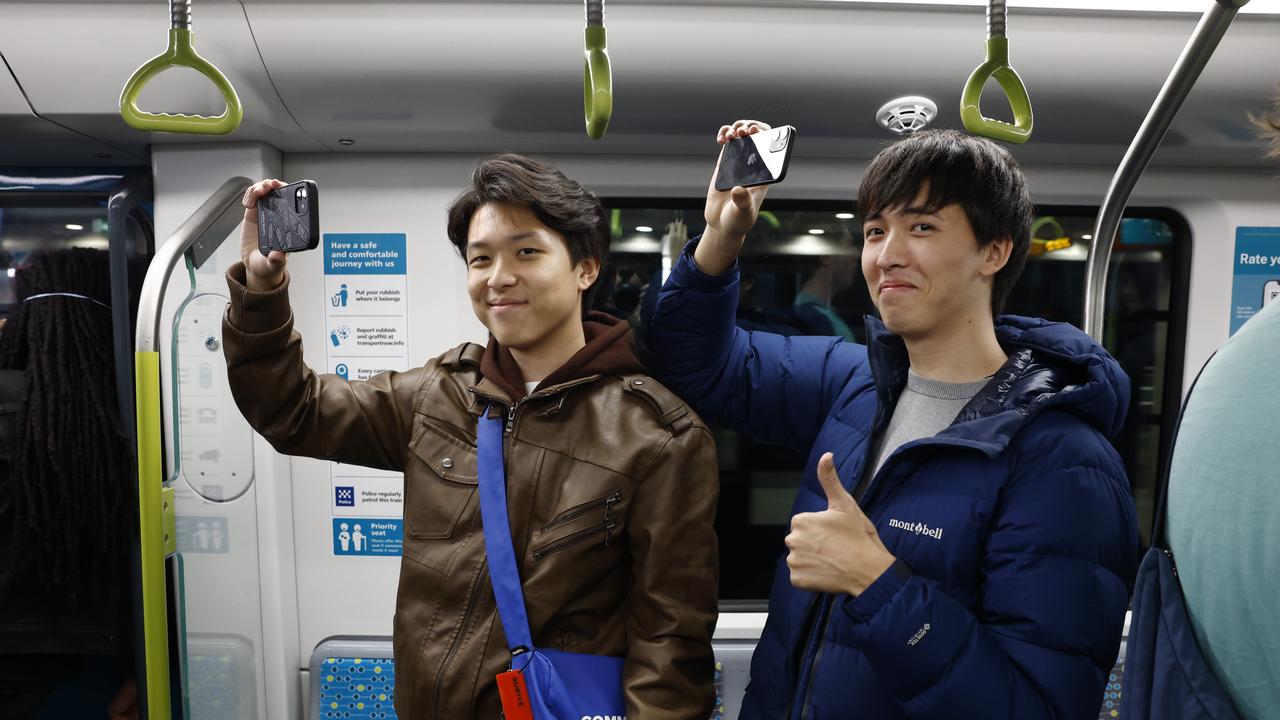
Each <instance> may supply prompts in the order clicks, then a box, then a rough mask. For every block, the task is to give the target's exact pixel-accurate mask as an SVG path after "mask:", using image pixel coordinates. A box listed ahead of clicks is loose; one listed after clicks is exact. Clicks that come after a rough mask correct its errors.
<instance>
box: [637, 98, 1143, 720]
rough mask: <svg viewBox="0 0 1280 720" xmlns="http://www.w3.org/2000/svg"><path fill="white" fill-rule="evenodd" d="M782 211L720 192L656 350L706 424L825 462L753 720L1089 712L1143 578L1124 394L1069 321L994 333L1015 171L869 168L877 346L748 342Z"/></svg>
mask: <svg viewBox="0 0 1280 720" xmlns="http://www.w3.org/2000/svg"><path fill="white" fill-rule="evenodd" d="M763 129H767V126H765V125H763V124H762V123H755V122H752V121H739V122H737V123H735V124H734V125H733V126H726V127H723V128H721V129H720V131H719V134H718V136H717V139H718V141H719V142H720V143H722V144H723V143H725V142H728V141H729V140H731V139H733V138H735V137H743V136H746V135H750V134H752V133H755V132H758V131H760V130H763ZM765 190H766V189H765V188H763V187H760V188H751V189H745V188H741V187H738V188H734V189H733V190H732V191H731V192H717V191H716V190H715V182H714V179H713V181H712V183H711V189H709V190H708V193H707V204H706V220H707V229H706V232H705V233H704V234H703V235H702V237H701V238H700V239H695V240H694V241H692V242H690V243H689V245H688V246H687V247H686V249H685V252H684V254H683V255H682V256H681V257H680V259H679V261H678V262H677V264H676V266H675V267H674V269H673V270H672V273H671V276H670V278H669V279H668V280H667V283H666V285H665V287H664V288H663V290H662V293H661V296H660V298H659V301H658V307H657V312H656V314H655V316H654V321H653V328H652V337H651V344H652V352H653V355H654V361H655V366H654V367H655V369H656V371H657V373H658V374H659V376H660V377H662V378H663V379H664V380H665V381H666V382H667V383H669V384H670V385H671V387H672V389H674V390H676V391H677V392H680V393H681V394H682V395H683V396H684V397H685V398H686V399H688V400H689V401H690V402H691V403H692V404H693V405H694V407H695V408H697V409H698V410H699V411H700V412H702V413H705V414H706V415H707V416H708V417H709V418H714V419H715V420H718V421H722V422H724V423H725V424H726V425H728V426H730V427H733V428H734V429H736V430H738V431H740V432H742V433H744V434H746V435H750V436H752V437H755V438H760V439H765V440H768V441H772V442H775V443H778V444H782V445H786V446H789V447H792V448H795V449H799V450H803V451H808V452H810V457H809V461H808V465H807V468H806V473H805V479H804V480H803V482H802V485H801V486H800V488H799V491H798V493H797V495H796V500H795V505H794V511H793V512H794V514H793V516H792V519H791V532H790V535H789V536H788V537H787V538H786V546H787V548H788V550H789V554H788V555H787V557H786V563H785V564H783V563H779V564H778V571H777V574H776V576H775V580H774V585H773V589H772V591H771V597H770V599H769V617H768V620H767V622H766V624H765V629H764V633H763V635H762V637H761V639H760V641H759V644H758V645H757V646H756V651H755V656H754V658H753V661H752V667H751V684H750V686H749V687H748V689H747V694H746V697H745V699H744V701H743V711H742V715H741V717H742V718H744V719H746V720H755V719H756V718H771V719H772V718H784V717H790V718H794V719H795V720H802V719H804V720H835V719H839V720H844V719H845V718H849V717H853V716H856V717H866V718H877V719H884V718H964V719H966V720H968V719H971V718H1071V719H1074V720H1084V719H1085V718H1094V717H1097V714H1098V708H1099V705H1100V703H1101V702H1102V694H1103V688H1104V686H1105V684H1106V682H1107V679H1108V675H1109V672H1110V670H1111V668H1112V666H1113V664H1114V662H1115V659H1116V655H1117V652H1118V651H1119V647H1120V639H1121V633H1122V630H1123V626H1124V616H1125V609H1126V607H1127V605H1128V601H1129V591H1130V586H1131V583H1132V581H1133V577H1134V572H1135V567H1136V565H1137V553H1138V533H1137V517H1136V512H1135V508H1134V501H1133V498H1132V496H1131V494H1130V489H1129V483H1128V480H1127V478H1126V477H1125V472H1124V466H1123V464H1122V463H1121V461H1120V458H1119V456H1118V455H1117V453H1116V451H1115V450H1114V449H1113V448H1112V446H1111V444H1110V443H1109V442H1108V437H1110V436H1111V435H1113V434H1114V433H1115V432H1116V431H1117V430H1118V429H1119V428H1120V426H1121V424H1122V423H1123V421H1124V417H1125V414H1126V411H1127V401H1128V397H1129V381H1128V378H1127V377H1126V376H1125V374H1124V372H1123V371H1122V370H1121V369H1120V366H1119V365H1118V364H1117V363H1116V362H1115V360H1113V359H1112V358H1111V357H1110V356H1109V355H1108V354H1107V353H1106V351H1105V350H1103V349H1102V348H1101V347H1099V346H1098V345H1097V344H1096V343H1094V342H1093V340H1091V339H1090V338H1089V337H1088V336H1087V335H1085V334H1084V333H1082V332H1080V331H1079V330H1077V329H1076V328H1074V327H1071V326H1070V325H1065V324H1061V323H1049V322H1045V321H1043V320H1038V319H1034V318H1023V317H1012V316H1003V317H1000V316H998V314H999V311H1000V307H1001V305H1002V304H1003V302H1004V298H1005V297H1006V294H1007V293H1008V291H1009V288H1010V287H1011V286H1012V285H1013V283H1014V282H1015V281H1016V279H1017V277H1018V274H1019V272H1021V269H1022V266H1023V264H1024V262H1025V261H1026V257H1027V254H1028V250H1029V245H1030V238H1031V220H1032V210H1033V206H1032V202H1031V195H1030V192H1029V191H1028V189H1027V184H1026V180H1025V178H1024V177H1023V175H1022V173H1021V171H1020V170H1019V169H1018V167H1017V164H1016V162H1015V161H1014V159H1013V157H1012V156H1011V155H1010V154H1009V153H1008V152H1007V151H1006V150H1004V149H1003V148H1001V147H1000V146H999V145H997V144H995V143H993V142H991V141H989V140H984V139H980V138H975V137H970V136H967V135H964V134H962V133H959V132H955V131H925V132H920V133H917V134H915V135H913V136H911V137H909V138H907V139H905V140H902V141H900V142H898V143H896V144H894V145H892V146H890V147H889V148H887V149H885V150H884V151H883V152H881V153H880V154H879V155H877V156H876V158H875V159H874V160H872V162H871V164H870V166H869V167H868V168H867V171H866V175H865V176H864V178H863V180H862V184H861V187H860V188H859V190H858V199H857V212H858V217H859V219H860V220H861V221H862V227H863V232H864V234H865V241H864V245H863V248H862V272H863V275H864V276H865V278H866V280H867V287H868V288H870V289H871V293H872V299H873V300H874V302H875V304H876V306H877V307H878V309H879V311H880V316H881V318H882V319H883V320H882V321H881V320H876V319H874V318H869V319H868V320H867V336H868V344H867V345H866V346H863V345H856V344H854V343H849V342H843V341H841V340H840V339H838V338H830V337H828V338H816V337H781V336H778V335H774V334H771V333H765V332H755V333H753V332H747V331H744V330H741V329H738V328H735V327H734V326H733V316H734V308H735V307H736V305H737V297H736V296H737V283H738V270H737V256H738V254H739V252H740V250H741V247H742V243H743V241H744V239H745V236H746V233H747V231H748V230H750V229H751V227H752V225H753V224H754V223H755V221H756V217H757V213H758V212H759V209H760V204H761V202H762V201H763V199H764V195H765Z"/></svg>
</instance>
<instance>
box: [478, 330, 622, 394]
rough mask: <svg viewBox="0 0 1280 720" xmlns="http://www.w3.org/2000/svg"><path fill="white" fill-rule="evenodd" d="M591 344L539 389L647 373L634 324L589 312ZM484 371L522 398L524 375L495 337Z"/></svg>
mask: <svg viewBox="0 0 1280 720" xmlns="http://www.w3.org/2000/svg"><path fill="white" fill-rule="evenodd" d="M582 329H583V331H584V332H585V334H586V336H587V344H586V346H585V347H583V348H582V349H581V350H579V351H578V352H576V353H574V355H573V357H571V358H569V359H568V360H567V361H565V364H564V365H561V366H560V367H559V368H558V369H557V370H556V371H555V372H553V373H551V374H550V375H548V376H547V377H545V378H543V380H542V382H540V383H538V387H537V388H535V391H536V390H541V389H542V388H548V387H552V386H554V385H559V384H561V383H566V382H569V381H570V380H577V379H578V378H580V377H587V376H590V375H626V374H630V373H644V372H645V367H644V363H642V362H640V358H639V357H638V356H637V355H636V351H635V336H634V335H633V334H632V332H631V326H630V325H628V324H627V323H625V322H623V321H622V320H619V319H617V318H615V317H613V316H612V315H606V314H605V313H602V312H590V313H587V317H586V319H584V320H583V322H582ZM480 373H481V374H482V375H484V376H485V377H486V378H488V379H490V380H492V381H493V383H494V384H496V385H497V386H498V387H500V388H502V390H503V391H505V392H506V393H507V395H508V396H509V397H511V398H513V399H515V398H522V397H524V396H525V395H527V394H528V393H527V392H525V389H524V388H525V379H524V374H523V373H522V372H520V366H519V365H517V364H516V359H515V357H513V356H512V355H511V351H510V350H508V349H507V348H505V347H503V346H501V345H499V344H498V341H497V340H496V339H494V338H493V337H492V336H490V337H489V345H488V347H486V348H485V349H484V357H483V358H481V360H480Z"/></svg>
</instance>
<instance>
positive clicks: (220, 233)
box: [134, 177, 253, 352]
mask: <svg viewBox="0 0 1280 720" xmlns="http://www.w3.org/2000/svg"><path fill="white" fill-rule="evenodd" d="M252 184H253V181H252V180H250V179H249V178H246V177H233V178H231V179H230V180H228V181H226V182H225V183H223V184H222V187H220V188H218V189H217V190H216V191H215V192H214V193H213V195H211V196H209V199H208V200H206V201H204V204H203V205H201V206H200V207H199V209H197V210H196V211H195V212H194V213H192V214H191V217H189V218H187V221H186V222H184V223H182V225H180V226H179V227H178V229H177V230H175V231H173V234H172V235H170V236H169V239H168V240H166V241H165V242H164V243H162V244H161V245H160V247H159V248H158V249H157V250H156V256H155V258H153V259H152V261H151V267H150V268H149V269H148V270H147V277H146V280H144V281H143V283H142V297H141V298H140V299H139V301H138V331H137V335H136V337H135V343H134V349H135V350H137V351H138V352H159V350H160V302H161V300H163V298H164V289H165V287H167V286H168V284H169V276H170V275H172V274H173V269H174V268H175V267H177V266H178V263H179V262H181V260H182V256H183V255H184V254H185V253H186V252H187V251H188V250H192V251H195V252H197V254H198V255H199V256H202V257H198V258H197V260H198V261H197V262H196V263H195V265H196V267H199V266H200V265H203V264H204V261H205V260H207V259H208V258H209V256H211V255H212V254H213V251H214V250H217V248H218V247H219V246H220V245H221V244H222V242H223V241H224V240H225V239H226V238H227V236H228V235H230V234H231V231H232V230H235V228H236V226H237V225H239V224H240V221H241V220H242V219H243V218H244V215H243V213H244V206H243V205H241V203H240V196H241V195H243V194H244V190H245V188H247V187H249V186H250V185H252Z"/></svg>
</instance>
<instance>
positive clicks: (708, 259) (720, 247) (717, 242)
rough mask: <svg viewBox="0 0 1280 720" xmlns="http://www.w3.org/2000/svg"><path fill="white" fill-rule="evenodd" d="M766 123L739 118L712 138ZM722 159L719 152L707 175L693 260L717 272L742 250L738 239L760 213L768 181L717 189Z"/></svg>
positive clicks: (738, 134)
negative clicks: (703, 222)
mask: <svg viewBox="0 0 1280 720" xmlns="http://www.w3.org/2000/svg"><path fill="white" fill-rule="evenodd" d="M770 129H772V128H770V126H769V125H768V124H766V123H762V122H759V121H756V120H739V121H737V122H735V123H734V124H733V125H724V126H722V127H721V128H720V130H719V132H717V133H716V142H717V143H719V144H720V145H726V144H728V143H730V142H732V141H734V140H736V139H738V138H745V137H749V136H751V135H755V134H756V133H760V132H766V131H768V130H770ZM724 161H725V157H724V154H723V153H722V154H721V157H720V159H719V160H717V161H716V171H715V173H713V174H712V176H711V183H710V185H709V187H708V188H707V204H706V207H705V209H704V210H703V219H705V220H706V221H707V229H706V231H705V232H704V233H703V234H702V240H701V241H700V242H699V243H698V248H697V250H695V251H694V256H693V259H694V262H696V263H697V265H698V267H699V268H700V269H701V270H702V271H703V272H705V273H707V274H709V275H720V274H723V273H724V272H725V271H727V270H728V269H729V268H731V267H733V263H734V262H735V261H736V260H737V258H738V253H739V252H741V250H742V243H743V242H745V241H746V239H747V231H748V230H750V229H751V227H752V226H753V225H755V224H756V218H757V217H758V216H759V215H760V205H761V204H762V203H763V202H764V197H765V194H766V193H768V191H769V186H768V185H756V186H754V187H743V186H740V185H739V186H737V187H734V188H733V189H731V190H728V191H725V190H719V189H717V187H716V184H717V180H718V177H719V174H720V168H721V164H722V163H723V162H724Z"/></svg>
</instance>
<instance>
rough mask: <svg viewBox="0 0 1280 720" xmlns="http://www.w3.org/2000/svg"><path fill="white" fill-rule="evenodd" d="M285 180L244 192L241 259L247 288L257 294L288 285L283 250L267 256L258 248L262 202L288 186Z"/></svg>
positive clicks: (272, 252) (242, 201)
mask: <svg viewBox="0 0 1280 720" xmlns="http://www.w3.org/2000/svg"><path fill="white" fill-rule="evenodd" d="M285 184H286V183H285V182H284V181H283V180H262V181H259V182H256V183H254V184H253V185H250V186H249V188H248V189H247V190H245V191H244V198H243V199H242V200H241V203H242V204H243V205H244V225H243V226H241V229H240V259H241V260H243V261H244V268H245V279H246V287H248V288H249V289H250V290H253V291H255V292H265V291H268V290H274V289H276V288H277V287H279V286H280V283H282V282H284V269H285V265H286V264H287V262H288V257H287V256H286V255H285V254H284V253H283V252H280V251H279V250H273V251H271V252H270V253H269V254H267V255H263V254H262V252H261V250H259V247H258V200H259V199H261V198H263V197H265V196H266V195H267V194H268V193H270V192H271V191H272V190H275V189H276V188H281V187H284V186H285Z"/></svg>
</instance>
